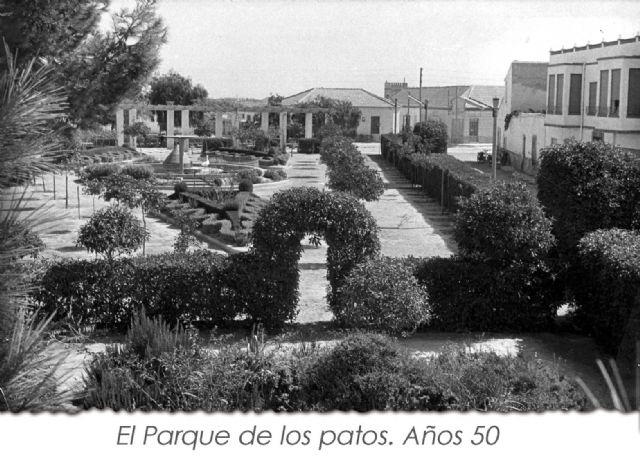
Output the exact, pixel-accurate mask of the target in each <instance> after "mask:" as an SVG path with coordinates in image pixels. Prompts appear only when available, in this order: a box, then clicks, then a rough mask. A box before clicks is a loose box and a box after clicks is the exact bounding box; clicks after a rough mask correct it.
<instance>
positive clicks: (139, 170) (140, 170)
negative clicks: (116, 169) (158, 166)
mask: <svg viewBox="0 0 640 455" xmlns="http://www.w3.org/2000/svg"><path fill="white" fill-rule="evenodd" d="M122 173H123V174H124V175H128V176H130V177H133V178H134V179H136V180H150V179H152V178H153V168H152V167H150V166H125V167H123V168H122Z"/></svg>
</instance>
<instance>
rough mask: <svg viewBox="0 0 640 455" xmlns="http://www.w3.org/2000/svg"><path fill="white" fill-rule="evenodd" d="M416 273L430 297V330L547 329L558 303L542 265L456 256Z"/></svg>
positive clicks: (556, 292)
mask: <svg viewBox="0 0 640 455" xmlns="http://www.w3.org/2000/svg"><path fill="white" fill-rule="evenodd" d="M415 275H416V278H417V279H418V282H419V283H420V284H422V285H423V286H424V287H425V288H426V289H427V293H428V294H429V305H430V307H431V315H432V319H431V321H430V325H429V328H431V329H437V330H444V331H466V330H477V331H494V332H495V331H505V330H517V331H522V330H524V331H540V330H548V329H549V328H550V326H551V325H552V323H553V320H554V317H555V315H556V313H557V310H558V307H559V305H560V295H561V288H560V285H559V283H558V281H557V280H556V279H555V277H554V275H553V274H552V273H550V272H549V270H548V269H546V268H545V267H543V266H540V267H538V268H531V267H525V266H521V265H517V264H516V265H511V266H505V267H503V268H501V267H496V266H495V265H494V264H490V263H487V262H481V261H473V260H469V259H467V258H462V257H459V256H453V257H449V258H438V257H434V258H429V259H427V260H425V261H424V262H423V263H422V264H421V265H419V266H418V267H417V269H416V271H415Z"/></svg>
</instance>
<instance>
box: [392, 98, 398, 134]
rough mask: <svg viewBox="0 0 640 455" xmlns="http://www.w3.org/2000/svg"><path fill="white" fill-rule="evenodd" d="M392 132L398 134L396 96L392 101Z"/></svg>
mask: <svg viewBox="0 0 640 455" xmlns="http://www.w3.org/2000/svg"><path fill="white" fill-rule="evenodd" d="M393 134H398V98H396V100H395V102H394V103H393Z"/></svg>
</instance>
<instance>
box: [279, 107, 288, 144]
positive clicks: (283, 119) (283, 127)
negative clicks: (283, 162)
mask: <svg viewBox="0 0 640 455" xmlns="http://www.w3.org/2000/svg"><path fill="white" fill-rule="evenodd" d="M280 149H281V150H282V151H283V152H284V151H285V150H286V149H287V113H286V112H280Z"/></svg>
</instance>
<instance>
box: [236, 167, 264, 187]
mask: <svg viewBox="0 0 640 455" xmlns="http://www.w3.org/2000/svg"><path fill="white" fill-rule="evenodd" d="M261 176H262V171H261V170H260V169H242V170H241V171H238V173H237V174H236V178H237V179H238V180H239V181H243V180H249V181H250V182H251V183H253V184H255V183H260V177H261Z"/></svg>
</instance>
